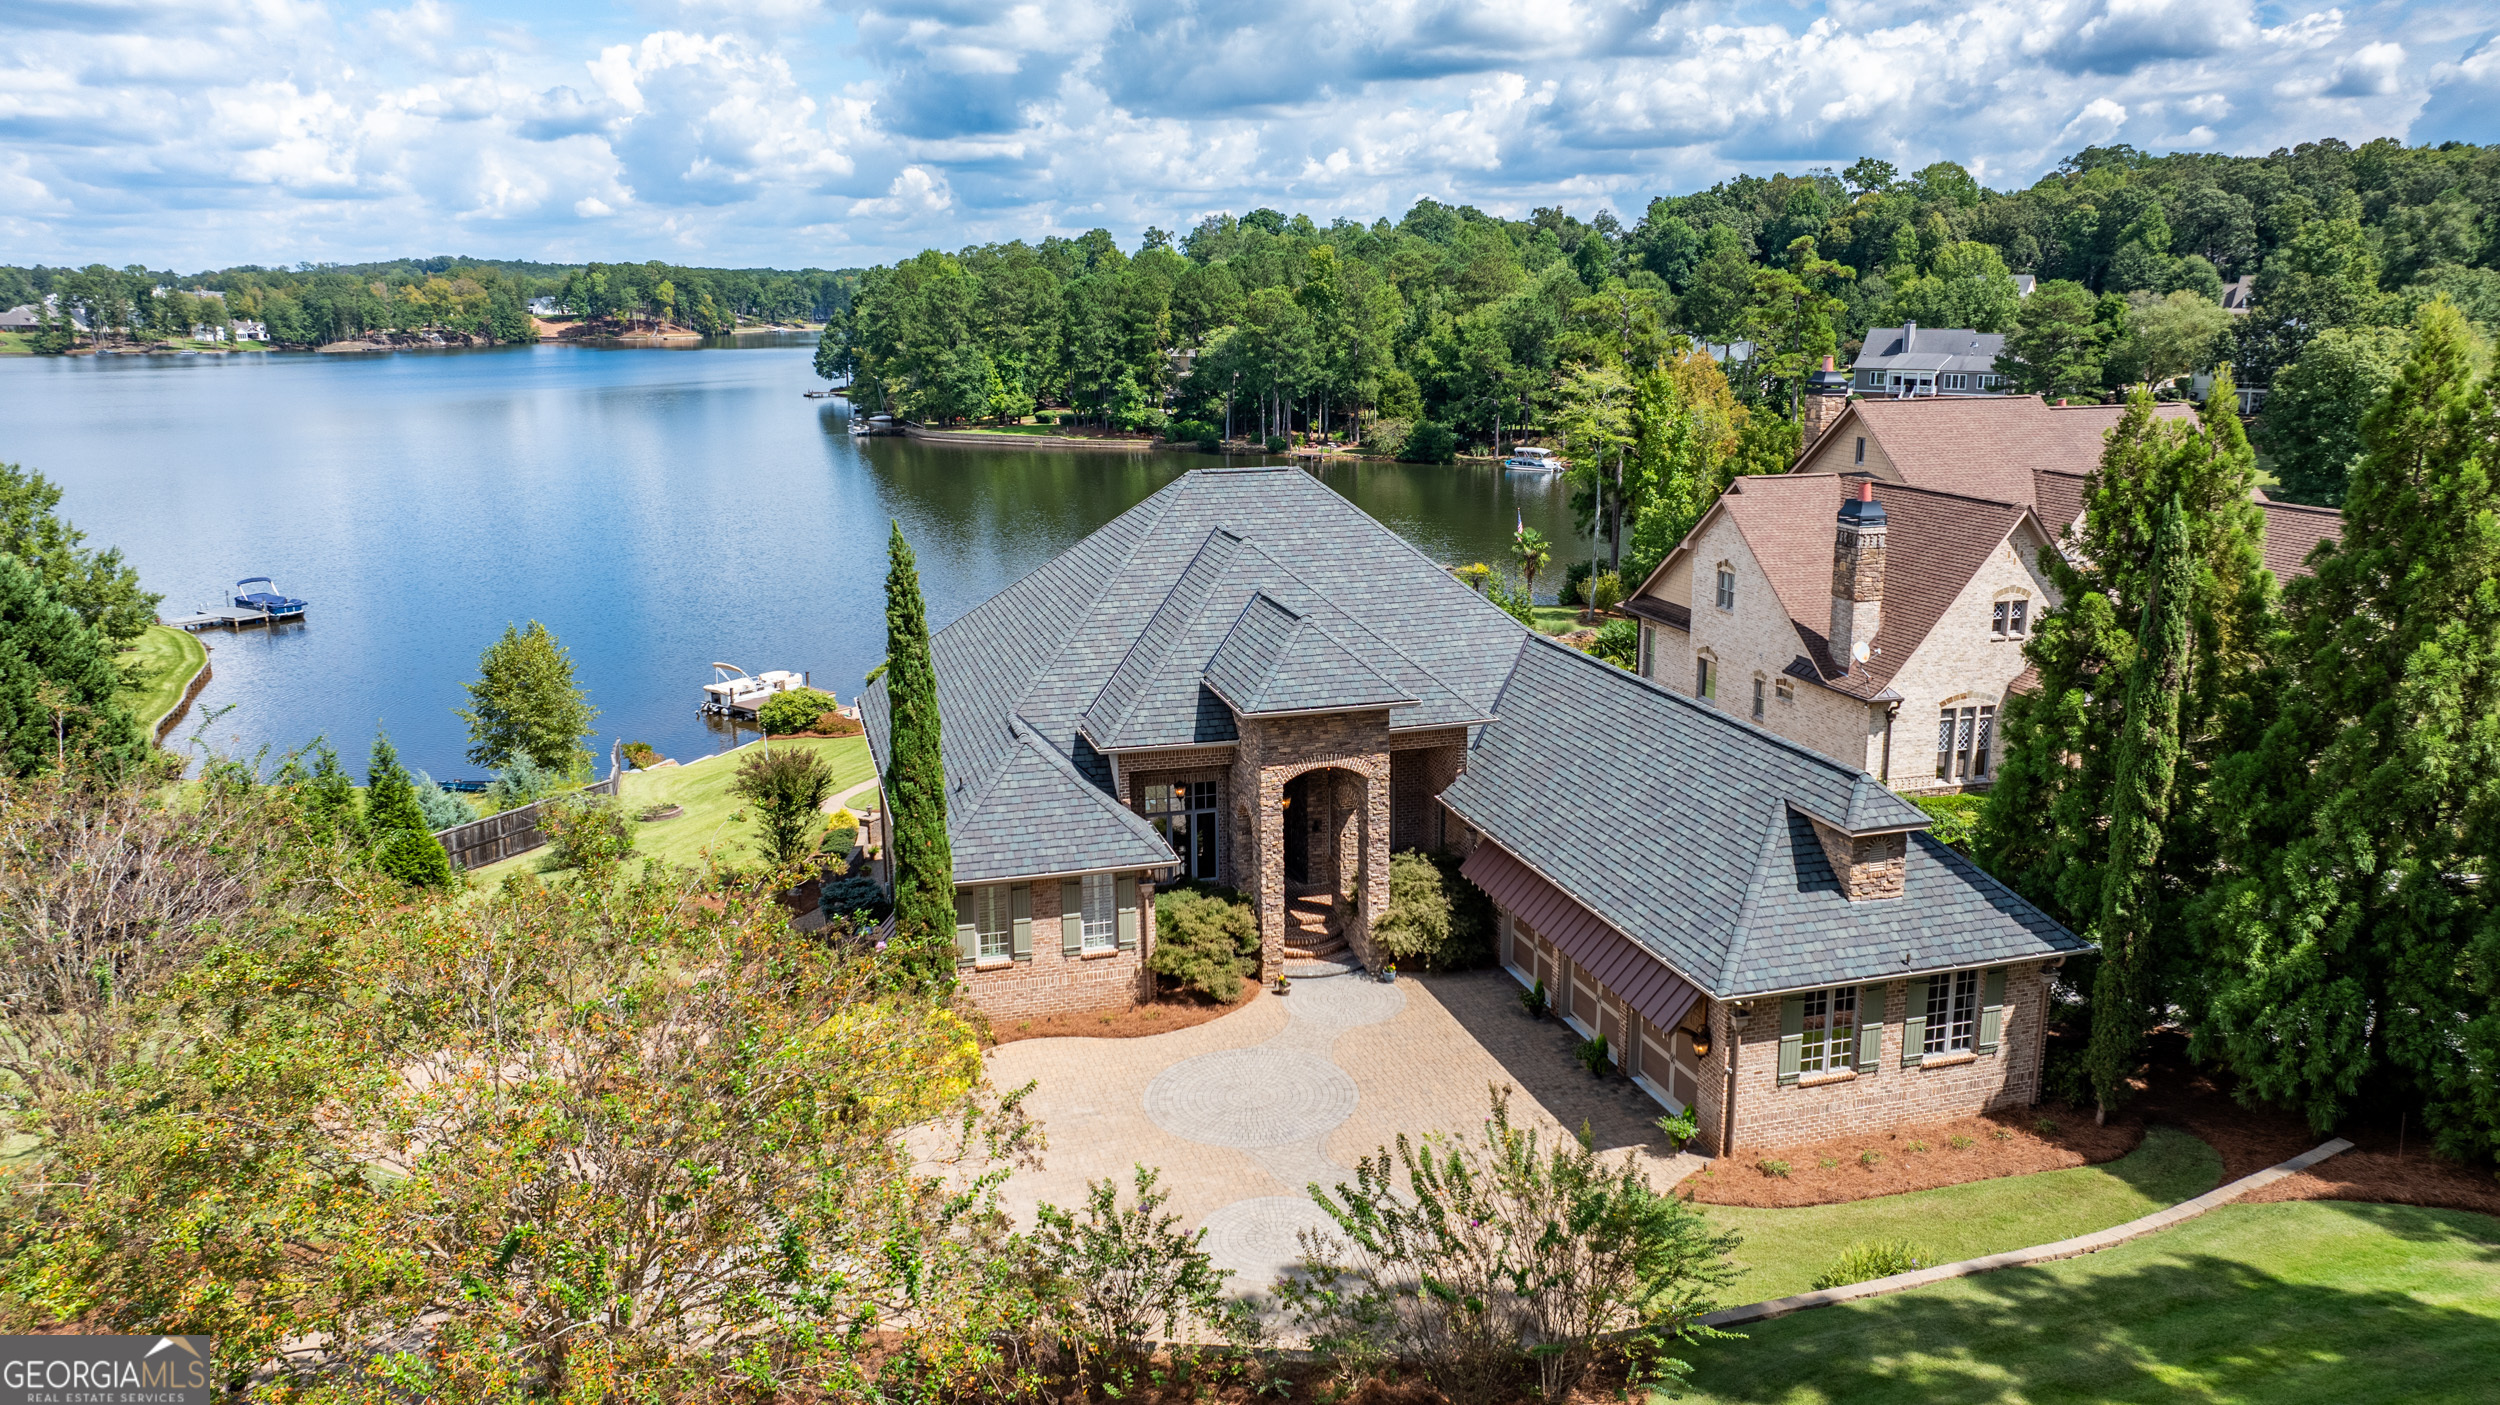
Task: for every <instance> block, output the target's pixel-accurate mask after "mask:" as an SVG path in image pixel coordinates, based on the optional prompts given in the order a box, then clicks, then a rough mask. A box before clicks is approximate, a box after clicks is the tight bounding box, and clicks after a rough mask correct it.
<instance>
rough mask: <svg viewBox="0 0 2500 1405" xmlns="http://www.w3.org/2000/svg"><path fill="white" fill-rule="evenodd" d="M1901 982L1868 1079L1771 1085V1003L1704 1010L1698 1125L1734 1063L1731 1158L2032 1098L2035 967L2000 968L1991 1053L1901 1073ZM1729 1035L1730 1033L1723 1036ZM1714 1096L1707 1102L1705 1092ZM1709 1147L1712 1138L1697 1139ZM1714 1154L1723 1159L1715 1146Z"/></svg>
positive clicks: (2039, 1003) (1774, 1040)
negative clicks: (1705, 1043)
mask: <svg viewBox="0 0 2500 1405" xmlns="http://www.w3.org/2000/svg"><path fill="white" fill-rule="evenodd" d="M1908 1003H1909V983H1908V982H1906V981H1893V982H1891V983H1890V984H1889V985H1887V986H1886V987H1885V995H1884V1038H1883V1056H1882V1058H1881V1059H1879V1060H1878V1061H1877V1063H1876V1067H1875V1071H1874V1072H1872V1073H1854V1072H1847V1073H1838V1074H1832V1075H1829V1076H1827V1077H1825V1078H1822V1079H1819V1080H1807V1081H1805V1082H1801V1083H1795V1084H1790V1085H1789V1086H1787V1087H1781V1086H1780V1084H1779V1041H1780V1002H1779V1000H1778V999H1777V998H1768V999H1759V1000H1754V1001H1752V1002H1751V1005H1752V1012H1751V1013H1750V1014H1748V1015H1745V1016H1743V1017H1738V1016H1737V1015H1736V1014H1735V1007H1734V1006H1733V1005H1721V1006H1720V1007H1719V1008H1718V1009H1717V1010H1715V1011H1713V1018H1712V1025H1713V1027H1714V1028H1713V1034H1714V1035H1715V1036H1716V1042H1715V1043H1714V1044H1713V1046H1712V1048H1711V1051H1710V1052H1711V1057H1710V1059H1709V1060H1708V1061H1706V1063H1705V1066H1704V1070H1703V1075H1704V1076H1703V1079H1702V1083H1703V1097H1702V1106H1703V1108H1704V1114H1703V1118H1702V1121H1703V1124H1704V1126H1705V1128H1706V1129H1708V1130H1709V1131H1711V1132H1713V1133H1715V1132H1716V1130H1717V1128H1718V1127H1719V1126H1720V1125H1721V1124H1720V1122H1719V1120H1718V1117H1719V1113H1720V1111H1721V1109H1720V1108H1719V1107H1718V1106H1717V1103H1718V1102H1719V1101H1721V1100H1723V1098H1724V1093H1725V1089H1726V1084H1727V1067H1726V1063H1725V1062H1724V1057H1723V1056H1724V1055H1726V1054H1727V1053H1729V1052H1733V1053H1734V1056H1735V1060H1736V1128H1735V1132H1736V1135H1735V1147H1734V1148H1733V1151H1734V1152H1735V1153H1749V1152H1757V1151H1776V1150H1778V1149H1780V1148H1781V1147H1787V1146H1798V1145H1801V1144H1804V1143H1807V1142H1819V1141H1827V1140H1830V1139H1831V1138H1834V1137H1843V1136H1848V1135H1850V1134H1852V1133H1870V1132H1877V1131H1882V1130H1885V1129H1888V1128H1892V1127H1900V1126H1908V1125H1913V1124H1917V1123H1922V1122H1943V1121H1948V1120H1950V1119H1952V1118H1956V1117H1970V1116H1975V1115H1977V1114H1979V1113H1982V1112H1989V1111H1993V1110H1995V1109H1998V1108H2007V1107H2027V1106H2029V1105H2030V1104H2032V1103H2034V1102H2037V1101H2038V1100H2039V1096H2040V1058H2041V1053H2042V1047H2043V1041H2044V1040H2045V1038H2046V1035H2047V1024H2046V1017H2047V1014H2048V976H2047V974H2046V973H2044V972H2043V971H2042V970H2041V963H2040V962H2037V961H2026V962H2020V963H2017V964H2015V965H2012V966H2008V967H2006V968H2005V1015H2004V1024H2003V1026H2002V1027H2001V1029H2000V1031H1999V1033H1998V1036H1997V1050H1996V1052H1995V1053H1993V1054H1979V1055H1975V1056H1972V1057H1969V1058H1958V1057H1957V1058H1955V1059H1953V1060H1951V1061H1939V1062H1937V1063H1932V1064H1922V1065H1920V1066H1919V1067H1916V1068H1905V1067H1903V1066H1902V1063H1901V1039H1902V1034H1903V1031H1904V1028H1905V1026H1904V1024H1903V1020H1904V1019H1905V1018H1906V1015H1907V1007H1908ZM1731 1036H1733V1037H1731ZM1714 1086H1715V1088H1716V1090H1717V1091H1718V1094H1719V1096H1718V1097H1716V1098H1714V1097H1713V1088H1714ZM1706 1140H1710V1141H1711V1142H1712V1143H1713V1144H1717V1143H1716V1141H1715V1138H1706ZM1722 1154H1728V1151H1727V1149H1726V1148H1724V1147H1723V1149H1722Z"/></svg>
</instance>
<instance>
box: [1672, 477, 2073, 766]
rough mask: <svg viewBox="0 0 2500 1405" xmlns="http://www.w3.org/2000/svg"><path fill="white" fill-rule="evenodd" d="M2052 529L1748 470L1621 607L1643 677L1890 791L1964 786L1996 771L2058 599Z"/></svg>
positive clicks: (1968, 508) (2014, 508)
mask: <svg viewBox="0 0 2500 1405" xmlns="http://www.w3.org/2000/svg"><path fill="white" fill-rule="evenodd" d="M2048 544H2049V534H2048V532H2047V531H2046V530H2044V529H2043V528H2042V526H2041V524H2040V519H2039V517H2038V515H2037V514H2035V513H2034V512H2033V511H2032V510H2031V509H2030V508H2029V507H2027V506H2023V505H2021V504H2017V503H2005V502H1990V501H1987V500H1984V499H1980V498H1970V497H1963V496H1960V495H1958V494H1954V493H1940V492H1930V491H1927V490H1925V489H1921V488H1914V487H1911V486H1909V485H1907V484H1901V483H1879V482H1877V481H1876V480H1874V479H1871V478H1867V477H1862V476H1861V477H1850V478H1843V477H1840V476H1837V475H1833V474H1824V473H1792V474H1787V475H1784V476H1779V477H1765V478H1740V479H1738V480H1737V481H1736V483H1735V485H1734V486H1733V487H1731V488H1730V489H1729V490H1728V491H1727V492H1726V493H1725V494H1724V495H1722V496H1721V497H1720V499H1719V501H1718V502H1717V503H1716V504H1715V505H1713V506H1712V507H1711V509H1710V511H1709V512H1707V513H1705V514H1703V516H1702V519H1701V521H1700V522H1698V523H1696V524H1695V525H1694V527H1693V530H1692V531H1691V532H1690V533H1689V534H1688V535H1687V536H1686V537H1685V539H1684V541H1683V542H1682V543H1681V544H1680V545H1678V546H1677V547H1676V549H1675V550H1674V551H1672V552H1670V553H1668V555H1667V559H1666V560H1664V561H1662V562H1660V563H1659V565H1658V569H1657V570H1655V571H1653V572H1651V573H1650V575H1649V578H1648V579H1647V580H1645V581H1643V582H1642V583H1641V586H1640V588H1639V590H1638V591H1636V592H1635V593H1634V595H1633V596H1632V598H1631V599H1630V600H1627V601H1626V602H1624V606H1623V608H1624V610H1625V612H1626V613H1628V614H1630V615H1632V616H1634V617H1635V618H1636V619H1638V620H1639V621H1640V622H1641V649H1640V658H1639V671H1640V673H1641V675H1642V676H1643V677H1646V678H1652V679H1656V680H1658V681H1659V682H1660V683H1663V684H1665V685H1667V686H1669V687H1672V688H1674V689H1676V690H1678V691H1681V692H1687V693H1689V694H1691V695H1692V696H1694V697H1697V698H1700V699H1703V700H1705V701H1708V702H1710V703H1712V704H1714V705H1716V706H1717V707H1719V708H1721V709H1724V710H1726V711H1730V712H1734V713H1736V714H1737V715H1739V716H1742V717H1744V718H1746V719H1748V720H1749V721H1752V722H1754V723H1756V724H1758V725H1760V726H1762V727H1764V728H1767V729H1768V730H1770V731H1773V732H1776V733H1778V734H1779V735H1781V736H1784V737H1788V738H1791V739H1793V740H1795V741H1797V742H1799V743H1801V744H1803V745H1806V746H1809V747H1812V748H1814V749H1815V750H1816V751H1818V752H1821V753H1822V754H1823V755H1825V756H1828V757H1831V758H1832V759H1833V760H1835V761H1838V762H1841V763H1842V764H1844V765H1847V766H1850V767H1854V768H1856V769H1859V770H1863V771H1866V772H1868V773H1870V774H1872V775H1873V776H1875V777H1876V778H1877V779H1878V780H1881V781H1883V782H1884V783H1885V784H1886V785H1889V786H1892V787H1893V788H1895V789H1897V790H1902V791H1921V790H1961V789H1969V788H1975V787H1981V786H1985V785H1987V784H1989V783H1990V781H1991V780H1992V779H1993V778H1994V777H1995V775H1996V759H1997V757H1996V752H1997V745H1996V719H1997V715H1998V712H1999V710H2000V709H2001V708H2002V707H2003V706H2004V705H2005V697H2006V694H2007V692H2008V691H2009V690H2010V689H2011V688H2012V687H2013V686H2014V683H2015V680H2016V679H2018V678H2020V677H2021V676H2022V674H2023V671H2024V667H2025V665H2024V661H2023V656H2022V646H2023V641H2024V640H2026V639H2028V638H2029V637H2030V633H2031V628H2032V626H2033V625H2034V624H2035V623H2036V622H2037V621H2038V620H2039V618H2040V617H2041V615H2042V614H2043V613H2045V612H2046V611H2047V610H2049V609H2051V608H2053V607H2054V606H2055V604H2056V603H2057V594H2056V591H2055V590H2054V589H2053V588H2052V587H2051V586H2050V584H2049V582H2048V580H2047V578H2046V577H2044V576H2042V575H2041V574H2040V570H2039V565H2038V561H2039V552H2040V548H2041V547H2043V546H2046V545H2048ZM1931 740H1932V741H1933V743H1934V744H1933V746H1932V747H1930V745H1929V742H1930V741H1931Z"/></svg>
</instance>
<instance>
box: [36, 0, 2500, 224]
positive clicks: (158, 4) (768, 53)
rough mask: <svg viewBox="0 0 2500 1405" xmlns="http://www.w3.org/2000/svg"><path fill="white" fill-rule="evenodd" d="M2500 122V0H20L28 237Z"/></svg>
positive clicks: (1670, 167) (2052, 147) (1339, 194)
mask: <svg viewBox="0 0 2500 1405" xmlns="http://www.w3.org/2000/svg"><path fill="white" fill-rule="evenodd" d="M2324 136H2335V137H2341V138H2343V139H2345V140H2347V141H2353V142H2359V141H2365V140H2368V139H2370V138H2373V137H2379V136H2396V137H2401V138H2404V139H2406V140H2408V141H2415V142H2421V141H2433V142H2435V141H2441V140H2446V139H2450V138H2455V139H2459V140H2467V141H2493V140H2500V20H2495V18H2494V15H2493V12H2492V11H2491V10H2490V9H2489V8H2488V6H2477V5H2470V4H2439V3H2385V4H2376V5H2360V6H2333V7H2317V8H2312V7H2310V6H2308V5H2306V4H2304V3H2297V0H2296V3H2292V4H2288V5H2282V4H2269V5H2255V6H2251V5H2248V4H2246V3H2243V2H2242V0H1966V3H1958V4H1938V3H1927V2H1926V0H1902V2H1899V3H1886V4H1880V5H1879V4H1871V3H1865V0H1834V3H1826V4H1779V3H1767V4H1753V5H1736V6H1711V5H1685V6H1673V5H1666V4H1660V3H1650V2H1648V0H1365V3H1361V4H1350V3H1344V2H1343V0H1336V2H1335V3H1329V0H1170V2H1167V3H1136V2H1135V0H885V2H884V3H871V4H848V3H821V2H820V0H619V2H618V3H608V2H607V0H568V2H567V3H561V4H539V5H519V4H511V3H456V2H455V0H413V3H410V4H408V5H405V6H397V7H394V6H389V5H360V4H353V3H336V2H335V0H10V2H9V3H8V4H6V5H0V261H5V262H11V263H26V262H50V263H59V262H79V263H84V262H88V261H92V260H99V259H100V260H102V261H104V262H107V263H112V264H116V265H119V264H124V263H134V262H136V263H146V264H148V265H150V266H154V267H164V266H167V265H171V266H174V267H177V268H181V269H186V270H188V269H196V268H204V267H212V266H223V265H226V264H231V263H239V262H259V263H287V264H291V263H294V262H297V261H301V260H312V261H333V260H335V261H349V260H356V259H364V258H373V257H385V256H391V255H399V254H428V253H467V254H476V255H481V256H491V257H512V258H549V259H566V260H569V259H586V258H599V259H642V258H664V259H669V260H672V261H676V262H683V263H696V264H727V265H741V266H743V265H753V264H773V265H779V266H785V267H788V266H797V265H806V264H812V265H817V266H823V267H833V266H841V265H848V264H857V263H866V262H875V261H881V260H884V259H887V258H890V257H893V256H895V255H897V254H903V253H909V252H911V251H913V250H916V249H919V248H922V247H926V246H929V245H937V246H940V247H948V248H952V247H958V246H961V245H963V244H966V243H971V242H976V241H980V240H985V239H992V238H1009V237H1015V236H1019V235H1022V236H1036V235H1042V234H1049V233H1075V232H1081V231H1083V230H1085V229H1089V228H1092V227H1095V226H1097V225H1100V226H1106V227H1108V228H1110V229H1111V230H1112V231H1113V232H1115V233H1116V234H1118V235H1119V236H1120V238H1121V240H1122V242H1124V243H1133V242H1134V240H1135V238H1136V236H1137V234H1138V232H1139V231H1141V230H1143V229H1144V228H1145V227H1146V226H1148V225H1150V224H1159V225H1161V226H1163V227H1164V228H1167V229H1172V230H1180V229H1185V228H1186V227H1188V225H1190V224H1191V223H1194V222H1195V221H1196V220H1197V219H1198V217H1200V216H1201V215H1204V214H1206V213H1209V212H1212V211H1219V210H1233V211H1242V210H1247V209H1250V208H1253V207H1255V206H1258V205H1273V206H1276V207H1278V208H1281V209H1284V210H1287V211H1307V212H1309V213H1310V214H1312V215H1313V216H1315V217H1317V218H1320V219H1322V220H1326V219H1328V218H1330V217H1333V216H1341V215H1342V216H1349V217H1354V218H1359V219H1363V220H1367V221H1368V220H1370V219H1373V218H1376V217H1378V216H1380V215H1383V214H1387V215H1391V216H1393V217H1394V216H1395V215H1396V214H1398V213H1399V212H1401V211H1403V210H1404V209H1406V208H1407V206H1409V205H1410V204H1412V203H1413V202H1414V200H1415V199H1416V198H1417V197H1418V196H1425V195H1429V196H1432V197H1434V198H1436V199H1441V200H1450V201H1461V202H1467V203H1472V204H1476V205H1479V206H1482V207H1484V208H1486V209H1489V210H1495V211H1499V212H1502V213H1506V214H1525V213H1526V212H1527V211H1528V210H1530V209H1532V208H1534V207H1536V206H1539V205H1552V204H1560V205H1562V206H1564V207H1565V208H1567V209H1570V210H1572V211H1573V212H1574V213H1577V214H1581V215H1583V216H1586V215H1588V214H1590V213H1593V212H1594V211H1596V210H1597V209H1600V208H1611V209H1613V210H1615V211H1616V212H1618V214H1619V215H1621V216H1622V217H1623V218H1624V219H1625V221H1626V222H1627V223H1628V222H1630V221H1631V220H1632V219H1635V218H1637V217H1638V216H1639V213H1640V211H1641V210H1642V208H1643V207H1644V206H1646V204H1647V203H1648V201H1649V199H1650V197H1651V196H1653V195H1658V194H1672V193H1681V192H1685V191H1690V190H1693V189H1696V188H1699V187H1702V186H1706V185H1708V184H1709V183H1711V182H1712V181H1714V180H1716V179H1718V178H1720V177H1721V176H1724V175H1726V174H1729V173H1731V172H1734V171H1739V170H1749V171H1755V172H1760V173H1765V174H1767V173H1768V172H1770V171H1772V170H1776V169H1786V170H1792V171H1793V170H1800V169H1803V168H1806V167H1811V166H1821V165H1845V164H1847V163H1848V162H1849V161H1851V160H1853V159H1855V158H1857V157H1859V156H1866V155H1873V156H1880V157H1883V158H1884V159H1887V160H1890V161H1892V162H1894V163H1895V164H1897V165H1899V166H1902V167H1903V168H1904V169H1910V168H1915V167H1917V166H1920V165H1924V164H1926V163H1928V162H1930V161H1933V160H1937V159H1950V160H1954V161H1959V162H1961V163H1963V164H1964V165H1966V166H1968V167H1970V168H1971V170H1972V171H1973V172H1974V173H1975V174H1977V175H1978V176H1979V177H1980V178H1981V179H1982V180H1983V181H1985V182H1987V183H1988V184H1990V185H1994V186H2000V187H2003V186H2014V185H2021V184H2026V183H2028V182H2029V181H2031V180H2032V179H2034V178H2036V177H2037V176H2038V175H2039V174H2040V173H2041V172H2043V171H2045V170H2047V169H2049V168H2050V167H2051V166H2053V165H2054V164H2055V163H2056V161H2057V158H2058V157H2059V156H2061V155H2063V154H2065V153H2066V152H2069V151H2072V150H2074V149H2076V148H2078V147H2081V146H2085V145H2088V144H2091V143H2096V142H2110V141H2124V142H2130V143H2133V144H2135V145H2137V146H2140V147H2144V148H2147V149H2151V150H2156V151H2166V150H2171V149H2197V150H2220V151H2230V152H2239V153H2261V152H2264V151H2267V150H2270V149H2272V148H2274V147H2276V146H2281V145H2288V144H2291V143H2294V142H2298V141H2302V140H2308V139H2312V138H2316V137H2324Z"/></svg>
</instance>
